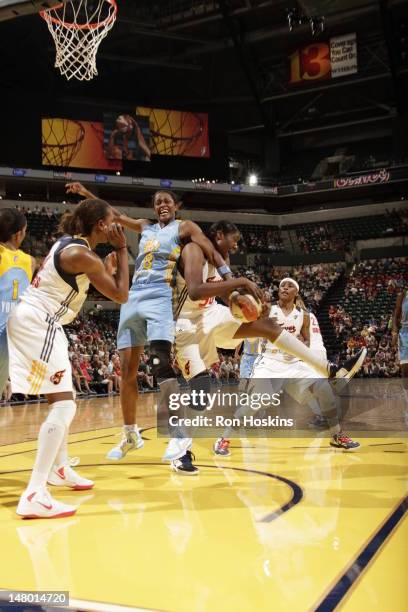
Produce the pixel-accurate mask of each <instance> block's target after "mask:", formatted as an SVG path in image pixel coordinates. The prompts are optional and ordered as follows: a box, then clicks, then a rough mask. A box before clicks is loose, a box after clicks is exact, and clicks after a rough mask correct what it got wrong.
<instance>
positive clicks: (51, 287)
mask: <svg viewBox="0 0 408 612" xmlns="http://www.w3.org/2000/svg"><path fill="white" fill-rule="evenodd" d="M113 218H114V213H113V211H112V209H111V207H110V206H109V204H108V203H107V202H104V201H103V200H98V199H90V200H85V201H83V202H82V203H81V204H79V205H78V206H77V207H76V208H75V210H74V211H73V212H72V213H69V214H66V215H64V217H63V218H62V220H61V224H60V230H61V232H63V233H64V234H65V235H64V236H63V237H62V238H60V239H59V240H58V241H57V242H56V243H55V244H54V245H53V247H52V249H51V250H50V252H49V253H48V256H47V257H46V258H45V260H44V262H43V265H42V267H41V269H40V270H39V272H38V274H37V276H36V277H35V279H34V280H33V283H32V285H31V286H30V287H29V288H28V289H27V290H26V291H25V293H24V294H23V295H22V296H21V299H20V302H19V304H18V305H17V307H16V308H15V309H14V311H13V312H12V314H11V315H10V317H9V319H8V323H7V334H8V344H9V353H10V375H11V385H12V389H13V391H14V392H16V393H24V394H27V395H39V394H45V396H46V398H47V400H48V403H49V407H50V412H49V414H48V416H47V418H46V420H45V422H44V423H43V424H42V426H41V428H40V433H39V436H38V450H37V456H36V459H35V463H34V469H33V472H32V475H31V478H30V482H29V484H28V487H27V489H26V490H25V491H24V493H23V494H22V496H21V498H20V501H19V504H18V506H17V514H19V515H20V516H22V517H23V518H55V517H62V516H70V515H72V514H74V513H75V511H76V508H75V507H74V506H69V505H67V504H63V503H61V502H59V501H57V500H55V499H53V498H52V497H51V495H50V493H49V492H48V490H47V488H46V484H47V483H48V484H51V485H54V486H57V487H58V486H60V487H63V486H68V487H70V488H71V489H73V490H85V489H90V488H92V487H93V485H94V483H93V482H92V481H91V480H87V479H86V478H82V477H81V476H80V475H79V474H77V473H76V472H75V471H74V470H73V469H72V468H71V467H70V465H69V462H68V451H67V448H68V446H67V445H68V442H67V441H68V432H69V427H70V424H71V422H72V419H73V418H74V415H75V412H76V404H75V401H74V391H73V384H72V374H71V364H70V361H69V356H68V342H67V339H66V336H65V334H64V331H63V328H62V326H63V325H66V324H68V323H70V322H71V321H72V320H73V319H75V317H76V316H77V314H78V312H79V311H80V309H81V307H82V304H83V303H84V301H85V299H86V296H87V291H88V287H89V284H90V282H91V283H92V284H93V285H94V287H96V289H98V291H100V292H101V293H102V294H103V295H105V296H106V297H107V298H109V299H111V300H114V301H116V302H120V303H124V302H126V300H127V298H128V291H129V289H128V287H129V268H128V259H127V248H126V238H125V235H124V233H123V230H122V228H121V226H120V225H118V224H114V223H112V222H113ZM101 242H105V243H106V242H110V244H111V245H112V246H113V247H114V248H115V249H116V253H115V254H112V255H110V256H108V258H106V260H105V263H102V261H101V259H100V258H99V257H98V256H97V255H96V254H95V253H94V252H93V249H94V248H95V246H96V245H97V244H98V243H101ZM114 271H115V275H113V272H114Z"/></svg>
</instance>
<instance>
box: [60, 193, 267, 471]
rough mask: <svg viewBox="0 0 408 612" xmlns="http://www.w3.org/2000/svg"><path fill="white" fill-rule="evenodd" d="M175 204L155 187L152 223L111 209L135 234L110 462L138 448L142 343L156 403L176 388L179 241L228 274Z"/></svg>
mask: <svg viewBox="0 0 408 612" xmlns="http://www.w3.org/2000/svg"><path fill="white" fill-rule="evenodd" d="M67 189H68V191H69V192H72V193H77V194H80V195H82V196H86V197H92V195H93V194H91V192H89V191H88V190H87V189H86V188H85V187H84V186H83V185H81V184H80V183H71V184H68V185H67ZM180 204H181V202H180V200H179V198H178V197H177V195H176V194H175V193H173V192H171V191H167V190H159V191H156V193H155V194H154V195H153V197H152V205H153V208H154V212H155V216H156V219H157V222H156V223H151V222H150V221H149V220H148V219H132V218H130V217H128V216H126V215H123V214H121V213H120V212H119V211H115V214H116V220H117V221H119V222H120V223H121V224H122V225H123V226H125V227H127V228H128V229H130V230H133V231H136V232H139V233H140V234H141V236H140V241H139V252H138V255H137V258H136V263H135V271H134V275H133V281H132V286H131V288H130V292H129V300H128V302H127V304H124V305H123V306H122V307H121V309H120V320H119V328H118V338H117V347H118V350H119V355H120V360H121V369H122V384H121V391H120V401H121V407H122V413H123V420H124V430H123V435H122V439H121V441H120V443H119V444H118V445H117V446H115V447H114V448H112V449H111V450H110V451H109V452H108V454H107V458H108V459H110V460H113V461H118V460H120V459H123V457H125V455H126V454H127V453H128V452H129V451H132V450H135V449H138V448H141V447H142V446H143V440H142V437H141V435H140V432H139V430H138V427H137V424H136V406H137V401H138V395H139V392H138V387H137V372H138V369H139V362H140V355H141V353H142V352H143V350H144V346H145V344H146V343H147V342H150V366H151V371H152V374H153V375H154V376H155V377H156V379H157V381H158V383H159V387H160V398H159V402H160V404H161V405H162V406H168V398H169V395H170V394H172V393H178V392H179V385H178V382H177V377H176V373H175V371H174V369H173V367H172V364H171V349H172V345H173V342H174V320H173V297H174V295H173V293H174V289H175V284H176V272H177V262H178V260H179V257H180V252H181V251H182V249H184V248H186V246H185V245H188V244H189V243H192V244H195V245H196V246H197V248H198V249H199V251H200V253H204V254H205V257H206V258H208V260H209V261H210V262H211V265H212V266H214V270H218V272H219V274H220V275H221V276H228V275H230V274H231V270H230V269H229V267H228V266H226V265H225V261H224V259H223V257H222V256H221V254H220V253H219V252H218V250H217V249H215V248H214V245H213V244H212V243H211V241H210V240H209V239H208V238H207V237H206V236H205V235H204V234H203V232H202V231H201V229H200V228H199V227H198V225H196V224H195V223H193V222H192V221H178V220H176V213H177V211H178V209H179V207H180ZM203 256H204V255H203ZM220 278H221V277H220ZM234 287H241V288H245V290H246V291H247V292H250V293H253V294H254V295H256V296H258V297H259V296H260V295H261V292H260V290H259V289H258V288H257V287H256V285H255V284H254V283H252V282H251V281H249V280H247V279H244V278H241V279H236V280H235V281H234Z"/></svg>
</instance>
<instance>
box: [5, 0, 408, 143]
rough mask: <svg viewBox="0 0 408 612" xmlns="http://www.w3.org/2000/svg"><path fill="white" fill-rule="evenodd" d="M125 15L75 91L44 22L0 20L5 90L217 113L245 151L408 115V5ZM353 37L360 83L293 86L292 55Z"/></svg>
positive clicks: (188, 2) (199, 8) (148, 0)
mask: <svg viewBox="0 0 408 612" xmlns="http://www.w3.org/2000/svg"><path fill="white" fill-rule="evenodd" d="M3 4H4V3H3ZM5 4H8V3H7V0H6V2H5ZM26 4H27V3H26ZM30 4H32V3H30ZM34 4H35V2H34ZM36 4H37V5H38V4H45V3H44V2H43V3H41V2H36ZM118 5H119V16H118V20H117V23H116V24H115V26H114V28H113V29H112V31H111V32H110V33H109V35H108V37H107V38H106V39H105V40H104V41H103V43H102V45H101V47H100V50H99V53H98V61H97V64H98V69H99V76H98V77H97V78H95V79H94V80H93V81H91V82H86V83H84V82H77V81H74V80H71V81H70V82H67V81H65V79H64V78H63V77H61V76H60V75H59V74H58V73H57V71H56V70H55V68H54V67H53V61H54V54H55V51H54V47H53V43H52V40H51V38H50V35H49V33H48V31H47V28H46V26H45V24H44V22H43V21H42V20H41V19H40V18H39V17H38V15H36V14H31V15H28V16H23V17H19V18H16V19H12V20H7V21H3V22H1V23H0V50H1V56H2V65H1V77H0V83H1V87H2V89H3V88H6V89H7V90H9V91H10V90H11V91H16V92H19V93H20V94H22V95H24V96H26V97H27V100H28V101H30V100H31V99H34V97H35V96H41V97H42V98H48V99H52V100H57V101H59V102H61V104H65V105H69V104H70V103H71V102H75V103H77V102H78V100H81V102H83V103H84V104H89V105H90V106H97V107H107V106H109V105H112V104H116V103H117V104H118V105H120V104H122V105H123V103H124V102H127V103H129V104H132V105H133V104H134V103H135V102H137V103H140V104H146V105H153V106H163V107H167V108H169V107H175V108H186V109H192V110H195V109H196V110H207V109H208V110H209V111H216V112H217V113H218V116H219V117H221V120H222V125H223V126H224V127H225V130H226V131H227V132H228V133H229V134H230V135H231V137H232V139H233V138H234V135H235V136H236V138H237V142H238V141H239V139H240V138H242V137H244V138H246V139H247V142H248V143H250V139H251V138H252V139H253V141H254V142H256V141H259V140H260V139H262V138H263V137H264V136H265V135H267V136H268V137H276V136H277V137H278V138H280V139H285V138H290V137H293V136H296V135H304V136H305V137H306V138H308V137H312V138H320V137H322V138H323V137H327V135H328V134H331V135H332V137H333V138H334V140H335V138H336V134H340V133H342V132H343V131H344V129H346V128H350V127H351V128H352V129H353V130H354V131H358V130H359V129H360V127H361V126H378V127H381V126H386V125H389V122H390V121H391V120H392V119H393V118H394V117H395V116H396V115H398V113H400V114H402V113H404V112H405V111H406V108H407V100H408V59H407V55H405V56H404V54H403V52H402V51H401V36H402V34H401V32H402V30H401V24H405V26H406V28H408V3H407V2H406V0H333V1H331V0H299V1H296V0H289V1H288V0H218V1H215V0H155V1H152V0H138V1H137V2H136V1H132V2H130V1H124V0H118ZM291 12H292V16H294V27H293V29H292V31H290V29H289V22H288V15H289V14H290V13H291ZM297 17H299V20H298V19H297ZM311 19H312V20H314V24H315V26H314V27H315V28H316V29H317V30H318V29H319V27H320V26H319V24H321V23H322V22H323V20H324V29H323V32H321V33H319V32H316V33H315V35H313V34H312V32H311V21H310V20H311ZM298 21H302V23H301V24H299V23H298ZM350 32H356V34H357V41H358V49H359V54H358V55H359V57H358V72H357V73H356V74H354V75H352V76H349V77H343V78H340V79H336V82H334V80H333V79H332V80H330V81H329V80H327V81H324V80H323V81H320V82H319V83H317V82H311V83H304V82H303V83H302V84H301V85H297V86H294V85H289V83H288V81H289V59H288V58H289V56H290V55H291V54H292V53H294V52H295V51H296V49H298V48H299V47H302V46H304V45H307V44H311V43H313V42H319V41H327V40H329V39H330V38H331V37H333V36H337V35H343V34H348V33H350ZM405 34H407V29H405ZM404 57H405V59H404ZM28 110H29V109H28ZM359 126H360V127H359ZM248 147H249V149H250V148H251V147H250V145H248Z"/></svg>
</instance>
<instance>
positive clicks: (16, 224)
mask: <svg viewBox="0 0 408 612" xmlns="http://www.w3.org/2000/svg"><path fill="white" fill-rule="evenodd" d="M26 225H27V219H26V218H25V216H24V215H23V213H22V212H20V211H19V210H17V209H16V208H2V209H1V210H0V242H7V241H8V240H10V238H11V237H12V236H13V235H14V234H17V232H20V231H21V230H22V229H24V228H25V226H26Z"/></svg>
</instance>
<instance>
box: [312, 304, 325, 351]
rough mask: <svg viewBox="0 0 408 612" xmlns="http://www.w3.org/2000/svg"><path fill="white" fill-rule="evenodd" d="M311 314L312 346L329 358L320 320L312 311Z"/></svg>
mask: <svg viewBox="0 0 408 612" xmlns="http://www.w3.org/2000/svg"><path fill="white" fill-rule="evenodd" d="M309 315H310V348H311V349H312V350H314V351H319V353H322V355H323V356H324V357H325V358H327V351H326V347H325V346H324V342H323V337H322V334H321V331H320V327H319V322H318V320H317V318H316V317H315V315H314V314H313V313H312V312H311V313H309Z"/></svg>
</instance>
